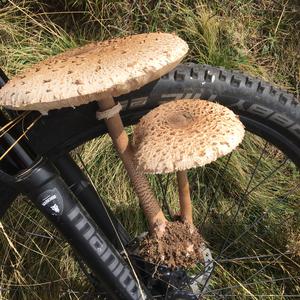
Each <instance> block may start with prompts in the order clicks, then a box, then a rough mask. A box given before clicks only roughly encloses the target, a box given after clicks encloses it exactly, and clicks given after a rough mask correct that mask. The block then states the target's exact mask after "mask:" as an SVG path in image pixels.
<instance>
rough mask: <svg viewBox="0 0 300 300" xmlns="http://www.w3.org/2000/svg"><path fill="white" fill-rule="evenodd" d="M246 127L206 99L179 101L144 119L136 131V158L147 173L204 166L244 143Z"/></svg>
mask: <svg viewBox="0 0 300 300" xmlns="http://www.w3.org/2000/svg"><path fill="white" fill-rule="evenodd" d="M243 136H244V126H243V125H242V123H241V122H240V121H239V119H238V117H237V116H236V115H235V114H234V113H233V112H232V111H231V110H229V109H228V108H226V107H224V106H222V105H220V104H216V103H213V102H209V101H205V100H189V99H186V100H177V101H172V102H169V103H166V104H163V105H161V106H159V107H157V108H155V109H153V110H152V111H151V112H150V113H148V114H147V115H146V116H144V117H143V118H142V119H141V120H140V122H139V123H138V125H137V126H136V127H135V130H134V141H133V143H134V147H135V156H136V160H137V162H138V165H139V166H140V167H141V168H142V169H143V170H144V172H146V173H170V172H176V171H183V170H187V169H191V168H195V167H197V166H204V165H206V164H208V163H210V162H213V161H215V160H216V159H217V158H218V157H221V156H223V155H226V154H228V153H230V152H231V151H232V150H233V149H234V148H236V147H237V145H238V144H239V143H240V142H241V141H242V139H243Z"/></svg>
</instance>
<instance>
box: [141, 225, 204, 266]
mask: <svg viewBox="0 0 300 300" xmlns="http://www.w3.org/2000/svg"><path fill="white" fill-rule="evenodd" d="M204 246H205V242H204V239H203V238H202V236H201V235H200V234H199V232H198V230H197V229H196V228H195V227H194V226H193V225H191V224H189V223H187V222H184V223H183V222H179V221H178V222H167V224H166V228H165V231H164V234H163V235H162V236H158V235H157V234H153V235H151V236H150V235H149V234H148V235H147V236H146V237H145V238H144V239H143V241H141V244H140V253H139V254H140V255H141V256H142V257H143V258H144V259H145V260H146V261H148V262H150V263H153V264H159V265H166V266H168V267H170V268H175V267H182V268H191V267H194V266H195V264H196V263H198V262H203V249H204Z"/></svg>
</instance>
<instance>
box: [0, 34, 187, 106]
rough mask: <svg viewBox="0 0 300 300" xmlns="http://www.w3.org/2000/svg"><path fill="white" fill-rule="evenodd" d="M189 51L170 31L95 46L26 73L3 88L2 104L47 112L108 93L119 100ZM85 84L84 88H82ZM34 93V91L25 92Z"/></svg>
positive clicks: (159, 73)
mask: <svg viewBox="0 0 300 300" xmlns="http://www.w3.org/2000/svg"><path fill="white" fill-rule="evenodd" d="M140 42H142V43H140ZM187 50H188V46H187V44H186V43H185V42H184V41H183V40H182V39H180V38H179V37H177V36H176V35H174V34H169V33H149V34H139V35H134V36H130V37H125V38H117V39H114V40H110V41H103V42H93V43H90V44H88V45H85V46H83V47H80V48H77V49H71V50H68V51H66V52H65V53H62V54H59V55H56V56H54V57H51V58H49V59H47V60H45V61H43V62H40V63H38V64H36V65H34V66H32V67H30V68H28V69H25V70H24V71H23V72H22V73H21V74H19V75H18V76H16V77H14V78H12V79H11V80H10V81H9V82H8V83H7V84H6V85H5V86H4V87H3V88H2V89H1V90H0V105H3V106H7V107H10V108H14V109H21V110H39V111H42V112H47V111H48V110H51V109H55V108H62V107H68V106H78V105H81V104H84V103H87V102H89V101H93V100H97V99H99V98H101V96H102V95H103V94H109V95H110V96H112V97H115V96H119V95H122V94H125V93H128V92H130V91H132V90H135V89H138V88H140V87H141V86H143V85H145V84H146V83H148V82H150V81H152V80H155V79H157V78H159V77H160V76H162V75H164V74H165V73H167V72H169V71H170V70H172V69H173V68H174V67H175V66H176V65H177V64H178V63H179V62H180V61H181V60H182V58H183V57H184V56H185V54H186V53H187ZM54 74H55V75H54ZM49 79H51V82H49V81H48V80H49ZM79 81H82V85H84V87H78V83H77V82H79ZM20 84H22V85H24V86H23V87H22V88H21V87H20ZM28 90H32V93H31V94H26V93H25V92H24V91H28Z"/></svg>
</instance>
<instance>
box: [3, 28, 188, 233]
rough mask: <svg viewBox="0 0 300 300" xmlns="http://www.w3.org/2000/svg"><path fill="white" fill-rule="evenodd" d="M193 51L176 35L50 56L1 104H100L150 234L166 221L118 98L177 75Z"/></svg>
mask: <svg viewBox="0 0 300 300" xmlns="http://www.w3.org/2000/svg"><path fill="white" fill-rule="evenodd" d="M187 51H188V46H187V44H186V43H185V42H184V41H183V40H181V39H180V38H179V37H177V36H176V35H175V34H168V33H149V34H140V35H134V36H129V37H125V38H117V39H113V40H110V41H104V42H95V43H91V44H88V45H86V46H83V47H81V48H77V49H72V50H69V51H66V52H65V53H62V54H59V55H57V56H54V57H51V58H49V59H47V60H45V61H42V62H40V63H38V64H36V65H33V66H32V67H30V68H28V69H26V70H24V71H23V72H22V73H21V74H19V75H18V76H16V77H14V78H12V79H11V80H10V81H9V82H8V83H7V84H6V85H5V86H4V87H3V88H2V89H1V90H0V105H3V106H6V107H8V108H13V109H19V110H38V111H40V112H41V113H47V112H48V111H49V110H51V109H59V108H62V107H75V106H78V105H81V104H85V103H88V102H90V101H95V100H96V101H98V104H99V109H100V111H99V112H98V114H97V117H98V118H99V119H104V121H105V122H106V125H107V127H108V131H109V134H110V136H111V138H112V140H113V143H114V146H115V148H116V149H117V151H118V153H119V156H120V158H121V159H122V161H123V163H124V165H125V168H126V170H127V172H128V174H129V176H130V178H131V181H132V183H133V186H134V189H135V191H136V193H137V195H138V197H139V201H140V205H141V207H142V209H143V211H144V213H145V216H146V218H147V220H148V222H149V226H150V231H152V230H154V228H155V227H156V226H157V225H159V224H164V223H165V221H166V219H165V216H164V214H163V212H162V210H161V208H160V206H159V204H158V202H157V200H156V198H155V196H154V195H153V193H152V191H151V189H150V187H149V184H148V182H147V179H146V178H145V177H144V175H143V174H142V173H141V172H140V171H139V170H138V169H137V168H136V165H135V164H134V162H133V152H132V149H131V147H130V145H129V143H128V137H127V134H126V132H125V131H124V127H123V124H122V120H121V118H120V115H119V112H120V110H121V105H120V104H117V105H116V104H115V101H114V99H113V97H116V96H119V95H121V94H125V93H128V92H130V91H133V90H135V89H138V88H140V87H141V86H143V85H145V84H146V83H148V82H150V81H153V80H155V79H157V78H159V77H160V76H161V75H163V74H165V73H167V72H169V71H170V70H172V69H173V68H174V67H175V66H176V65H177V64H178V63H179V62H180V61H181V60H182V58H183V57H184V56H185V54H186V53H187Z"/></svg>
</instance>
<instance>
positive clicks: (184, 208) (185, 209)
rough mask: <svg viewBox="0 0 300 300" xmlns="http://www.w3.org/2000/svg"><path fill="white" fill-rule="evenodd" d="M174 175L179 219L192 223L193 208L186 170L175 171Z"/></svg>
mask: <svg viewBox="0 0 300 300" xmlns="http://www.w3.org/2000/svg"><path fill="white" fill-rule="evenodd" d="M176 177H177V183H178V192H179V203H180V216H181V220H182V221H186V222H188V223H190V224H193V208H192V201H191V195H190V185H189V180H188V177H187V172H186V171H177V173H176Z"/></svg>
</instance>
